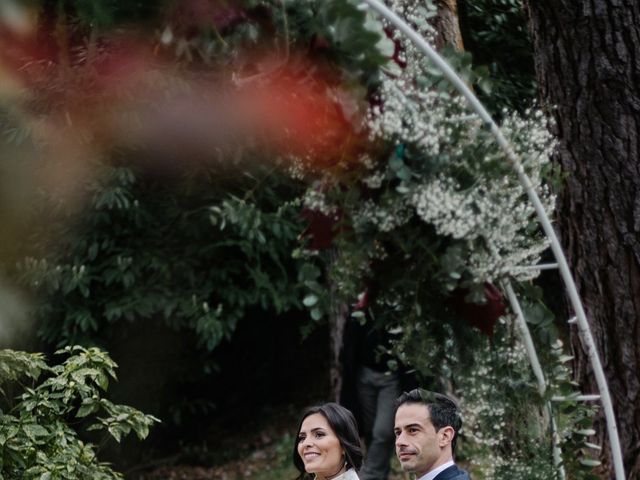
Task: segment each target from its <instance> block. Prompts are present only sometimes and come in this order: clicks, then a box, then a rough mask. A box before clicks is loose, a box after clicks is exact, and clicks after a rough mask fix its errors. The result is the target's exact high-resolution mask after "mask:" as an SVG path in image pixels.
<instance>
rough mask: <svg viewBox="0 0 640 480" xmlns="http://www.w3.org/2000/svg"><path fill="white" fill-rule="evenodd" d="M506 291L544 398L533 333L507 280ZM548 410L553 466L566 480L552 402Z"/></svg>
mask: <svg viewBox="0 0 640 480" xmlns="http://www.w3.org/2000/svg"><path fill="white" fill-rule="evenodd" d="M504 289H505V290H506V292H507V297H508V298H509V303H510V304H511V309H512V310H513V313H515V314H516V325H517V326H518V329H519V330H520V335H521V336H522V341H523V343H524V347H525V349H526V351H527V355H528V356H529V362H530V363H531V368H532V369H533V373H534V375H535V376H536V379H537V380H538V392H540V396H544V394H545V392H546V391H547V381H546V379H545V378H544V373H543V372H542V367H541V366H540V360H539V359H538V353H537V352H536V347H535V345H534V344H533V339H532V338H531V332H530V331H529V327H528V326H527V321H526V320H525V318H524V313H523V312H522V308H521V307H520V302H519V301H518V297H517V296H516V294H515V292H514V291H513V287H512V286H511V282H510V281H508V280H506V281H505V282H504ZM547 409H548V410H549V424H550V426H551V442H552V443H553V464H554V465H555V466H556V468H557V469H558V473H559V474H560V479H561V480H564V479H565V478H566V477H567V475H566V472H565V470H564V465H563V464H562V450H561V449H560V438H559V437H558V426H557V425H556V419H555V418H554V416H553V406H552V405H551V402H550V401H548V402H547Z"/></svg>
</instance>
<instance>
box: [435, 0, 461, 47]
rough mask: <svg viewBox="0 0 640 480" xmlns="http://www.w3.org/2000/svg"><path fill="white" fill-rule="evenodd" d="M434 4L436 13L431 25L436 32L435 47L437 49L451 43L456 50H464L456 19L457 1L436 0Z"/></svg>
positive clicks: (458, 23)
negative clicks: (436, 9)
mask: <svg viewBox="0 0 640 480" xmlns="http://www.w3.org/2000/svg"><path fill="white" fill-rule="evenodd" d="M436 4H437V6H438V15H437V16H436V17H435V19H434V22H433V26H434V28H435V29H436V30H437V32H438V35H437V37H436V45H435V47H436V49H438V50H439V49H441V48H442V47H444V46H445V45H453V46H454V47H455V49H456V50H464V44H463V42H462V33H461V32H460V22H459V19H458V1H457V0H438V1H437V2H436Z"/></svg>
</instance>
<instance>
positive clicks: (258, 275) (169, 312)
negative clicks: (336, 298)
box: [20, 166, 301, 350]
mask: <svg viewBox="0 0 640 480" xmlns="http://www.w3.org/2000/svg"><path fill="white" fill-rule="evenodd" d="M101 173H102V174H101V175H100V176H98V177H97V181H93V182H92V183H90V184H89V189H90V191H91V192H92V197H91V201H90V203H89V205H88V207H87V209H86V210H85V211H84V212H83V215H82V217H81V218H78V220H77V221H75V222H72V223H70V222H69V221H68V218H66V217H65V215H64V212H61V214H60V215H59V216H57V217H54V216H50V222H49V225H48V226H47V227H48V228H50V229H55V231H56V233H57V235H58V237H57V244H56V246H55V248H54V249H52V250H49V251H48V253H47V254H46V255H45V256H43V257H40V258H36V257H32V258H28V259H26V260H25V261H24V262H22V263H21V265H20V270H21V272H22V278H23V281H24V282H25V284H28V285H29V286H31V287H33V288H34V289H35V290H36V291H38V292H39V293H40V294H41V297H40V298H41V302H40V303H39V307H38V309H37V310H36V314H37V315H38V318H39V331H40V335H41V336H42V338H44V339H45V340H46V341H47V342H52V343H56V344H58V345H64V344H70V343H78V342H91V341H95V340H96V339H98V338H105V335H106V333H107V330H108V328H111V327H112V326H114V325H116V324H118V323H119V322H123V321H128V322H132V321H136V320H137V319H140V318H155V319H158V321H163V322H166V323H167V324H168V325H169V326H171V327H172V328H175V329H176V330H179V329H190V330H193V331H195V332H196V334H197V338H198V339H199V341H200V343H201V345H202V346H203V347H206V349H208V350H212V349H214V348H215V347H216V345H218V343H219V342H220V341H221V340H222V339H225V338H229V337H230V336H231V334H232V333H233V331H234V329H235V326H236V324H237V322H238V321H239V320H240V319H241V318H242V317H243V316H244V314H245V311H246V309H247V308H249V307H252V306H260V307H261V308H263V309H265V310H266V309H273V310H275V311H276V312H278V313H280V312H283V311H286V310H287V309H289V308H291V307H292V306H295V305H298V304H299V303H298V302H299V300H298V294H297V291H296V289H295V288H291V285H292V283H293V282H292V277H293V278H295V276H294V275H295V272H294V271H293V270H292V265H291V262H290V261H289V260H288V259H289V258H290V251H291V249H292V245H293V244H294V242H295V241H296V238H297V235H298V234H299V232H300V230H301V226H300V220H299V218H298V208H297V207H296V205H295V204H284V205H283V204H281V201H282V198H283V196H285V198H286V195H287V192H289V191H293V192H294V191H295V189H293V190H291V189H292V185H291V184H290V185H287V184H286V182H285V181H284V179H283V178H282V177H279V176H276V175H271V174H270V172H269V171H268V170H267V169H262V168H258V169H257V170H256V171H253V172H251V171H250V170H247V171H245V172H244V174H240V173H238V172H234V171H230V172H226V173H225V172H224V171H223V170H218V171H217V172H216V171H213V170H212V171H210V172H209V174H210V176H208V177H205V178H198V179H193V178H189V177H185V178H184V179H183V180H181V181H179V182H176V183H172V184H168V185H167V184H166V183H163V182H158V181H154V180H150V179H145V178H144V176H142V175H140V174H139V175H136V174H135V172H134V171H133V170H132V169H130V168H126V167H109V166H105V167H103V171H102V172H101ZM226 175H229V176H228V177H227V176H226ZM289 195H291V193H289ZM45 233H46V232H38V233H37V234H36V241H38V240H41V239H42V238H46V234H45ZM45 246H46V245H43V251H44V247H45Z"/></svg>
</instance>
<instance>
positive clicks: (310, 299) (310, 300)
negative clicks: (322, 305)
mask: <svg viewBox="0 0 640 480" xmlns="http://www.w3.org/2000/svg"><path fill="white" fill-rule="evenodd" d="M302 303H303V304H304V306H305V307H313V306H314V305H315V304H316V303H318V297H317V296H316V295H314V294H309V295H307V296H306V297H304V299H303V300H302Z"/></svg>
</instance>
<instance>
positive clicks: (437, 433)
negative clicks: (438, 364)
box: [394, 389, 470, 480]
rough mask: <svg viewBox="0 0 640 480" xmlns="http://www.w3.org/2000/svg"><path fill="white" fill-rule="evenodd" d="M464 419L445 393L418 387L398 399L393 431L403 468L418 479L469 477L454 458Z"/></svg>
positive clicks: (450, 479) (459, 478)
mask: <svg viewBox="0 0 640 480" xmlns="http://www.w3.org/2000/svg"><path fill="white" fill-rule="evenodd" d="M461 427H462V420H461V418H460V412H459V411H458V407H457V405H456V404H455V402H453V400H451V399H450V398H448V397H447V396H445V395H441V394H439V393H432V392H427V391H426V390H421V389H416V390H411V391H410V392H405V393H403V394H402V395H400V397H399V398H398V400H397V409H396V418H395V427H394V432H395V435H396V455H398V459H399V460H400V464H401V465H402V469H403V470H404V471H405V472H411V473H414V474H415V475H416V478H417V480H470V478H469V474H468V473H467V472H465V471H464V470H462V469H461V468H458V466H457V465H456V464H455V463H454V461H453V453H454V451H455V448H456V441H457V437H458V431H459V430H460V428H461Z"/></svg>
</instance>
